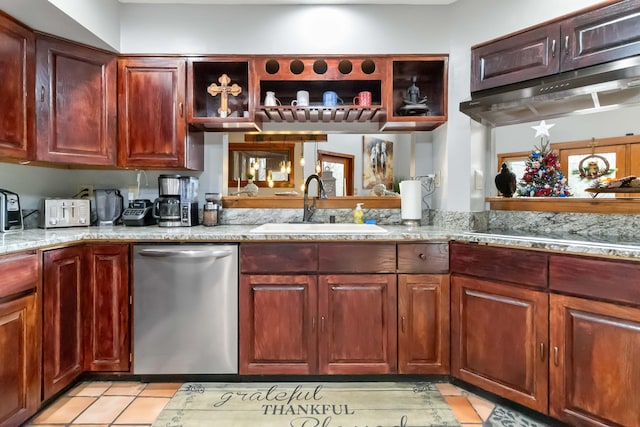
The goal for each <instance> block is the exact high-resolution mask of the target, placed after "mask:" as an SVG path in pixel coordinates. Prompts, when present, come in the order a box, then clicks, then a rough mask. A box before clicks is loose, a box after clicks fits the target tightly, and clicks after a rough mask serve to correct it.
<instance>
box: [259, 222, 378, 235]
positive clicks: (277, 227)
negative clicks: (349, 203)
mask: <svg viewBox="0 0 640 427" xmlns="http://www.w3.org/2000/svg"><path fill="white" fill-rule="evenodd" d="M386 232H387V230H385V229H384V228H382V227H380V226H377V225H375V224H334V223H329V224H326V223H306V222H304V223H294V224H288V223H267V224H262V225H261V226H259V227H256V228H253V229H252V230H251V233H279V234H291V233H298V234H300V233H302V234H314V233H324V234H331V233H335V234H380V233H386Z"/></svg>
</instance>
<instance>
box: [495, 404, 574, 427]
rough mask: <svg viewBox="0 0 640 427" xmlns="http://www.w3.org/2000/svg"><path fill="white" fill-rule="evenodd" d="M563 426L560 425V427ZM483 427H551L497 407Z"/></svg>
mask: <svg viewBox="0 0 640 427" xmlns="http://www.w3.org/2000/svg"><path fill="white" fill-rule="evenodd" d="M560 425H563V424H561V423H558V426H560ZM482 426H483V427H550V425H549V424H545V423H543V422H541V421H536V420H534V419H532V418H529V417H527V416H526V415H524V414H520V413H518V412H516V411H512V410H510V409H508V408H504V407H502V406H499V405H496V407H495V408H494V409H493V411H492V412H491V415H489V418H488V419H487V420H486V421H485V422H484V423H483V424H482Z"/></svg>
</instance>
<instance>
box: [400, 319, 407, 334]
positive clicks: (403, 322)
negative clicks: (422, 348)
mask: <svg viewBox="0 0 640 427" xmlns="http://www.w3.org/2000/svg"><path fill="white" fill-rule="evenodd" d="M406 321H407V318H406V317H404V316H402V317H401V318H400V326H401V328H402V333H403V334H404V332H405V327H404V325H405V322H406Z"/></svg>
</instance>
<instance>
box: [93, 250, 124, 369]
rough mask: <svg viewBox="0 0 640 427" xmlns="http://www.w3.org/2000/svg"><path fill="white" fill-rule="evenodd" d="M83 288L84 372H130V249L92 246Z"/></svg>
mask: <svg viewBox="0 0 640 427" xmlns="http://www.w3.org/2000/svg"><path fill="white" fill-rule="evenodd" d="M86 254H87V259H86V261H85V266H86V269H85V271H86V274H85V277H86V279H87V281H88V283H87V284H86V285H85V286H84V288H83V292H84V294H83V325H84V336H83V338H84V346H83V347H84V369H85V370H86V371H128V370H129V342H130V338H129V337H130V334H129V307H130V305H129V246H128V245H117V244H107V245H91V246H90V247H87V251H86Z"/></svg>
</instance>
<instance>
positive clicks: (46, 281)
mask: <svg viewBox="0 0 640 427" xmlns="http://www.w3.org/2000/svg"><path fill="white" fill-rule="evenodd" d="M43 261H44V262H43V264H44V274H43V310H44V316H43V319H44V322H43V361H42V363H43V370H42V384H43V399H44V400H46V399H48V398H49V397H51V396H53V395H54V394H56V393H57V392H59V391H60V390H62V389H64V388H65V387H66V386H68V385H69V384H71V383H72V382H73V381H75V379H76V378H77V377H78V376H79V375H80V374H81V373H82V372H84V371H128V370H129V347H130V344H129V342H130V334H129V246H128V245H127V244H105V245H81V246H72V247H68V248H64V249H56V250H51V251H46V252H44V258H43Z"/></svg>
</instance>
